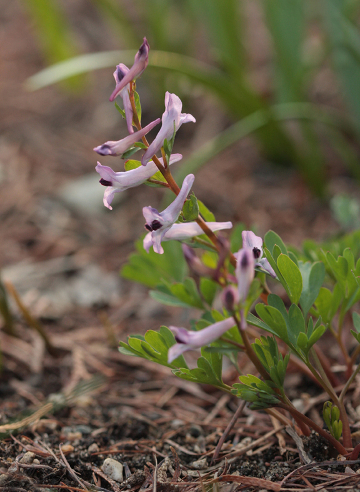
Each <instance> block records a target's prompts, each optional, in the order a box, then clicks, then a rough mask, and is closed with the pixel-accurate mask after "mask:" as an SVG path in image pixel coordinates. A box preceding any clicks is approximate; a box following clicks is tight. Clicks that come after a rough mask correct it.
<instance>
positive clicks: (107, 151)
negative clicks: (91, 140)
mask: <svg viewBox="0 0 360 492" xmlns="http://www.w3.org/2000/svg"><path fill="white" fill-rule="evenodd" d="M93 150H95V152H97V153H98V154H100V155H111V154H112V151H111V148H110V146H109V145H108V144H102V145H99V147H95V148H94V149H93Z"/></svg>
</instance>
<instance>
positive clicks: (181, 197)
mask: <svg viewBox="0 0 360 492" xmlns="http://www.w3.org/2000/svg"><path fill="white" fill-rule="evenodd" d="M194 179H195V176H194V175H193V174H188V175H187V176H186V177H185V179H184V181H183V184H182V187H181V190H180V193H179V194H178V196H177V197H176V198H175V200H174V201H173V202H172V203H171V204H170V205H169V206H168V207H167V208H166V209H165V210H163V211H162V212H161V213H159V212H158V211H157V210H156V209H155V208H152V207H144V208H143V215H144V217H145V220H146V224H145V229H147V230H148V231H151V240H152V244H153V248H154V251H155V253H159V254H163V253H164V249H163V248H162V246H161V241H162V239H163V237H164V235H165V233H166V232H167V231H168V230H169V229H170V227H171V226H172V225H173V224H174V222H175V221H176V220H177V219H178V217H179V214H180V212H181V209H182V207H183V205H184V201H185V199H186V197H187V195H188V193H189V191H190V188H191V186H192V184H193V182H194Z"/></svg>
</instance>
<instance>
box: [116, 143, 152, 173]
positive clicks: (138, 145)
mask: <svg viewBox="0 0 360 492" xmlns="http://www.w3.org/2000/svg"><path fill="white" fill-rule="evenodd" d="M140 149H146V145H145V144H143V143H142V142H136V143H134V145H133V146H132V147H130V149H128V150H127V151H126V152H124V153H123V154H122V155H121V159H129V157H131V156H132V155H133V154H135V153H136V152H137V151H138V150H140ZM126 170H127V171H129V169H126Z"/></svg>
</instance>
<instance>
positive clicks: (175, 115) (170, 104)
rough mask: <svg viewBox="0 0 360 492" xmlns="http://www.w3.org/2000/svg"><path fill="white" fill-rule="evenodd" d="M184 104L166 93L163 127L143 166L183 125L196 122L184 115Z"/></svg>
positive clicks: (142, 161)
mask: <svg viewBox="0 0 360 492" xmlns="http://www.w3.org/2000/svg"><path fill="white" fill-rule="evenodd" d="M181 110H182V102H181V100H180V98H179V97H178V96H176V95H175V94H170V92H166V94H165V112H164V113H163V115H162V126H161V129H160V131H159V133H158V134H157V135H156V137H155V139H154V141H153V142H152V143H151V144H150V146H149V147H148V149H147V150H146V152H145V154H144V155H143V156H142V159H141V164H142V165H143V166H145V165H146V163H147V162H148V161H149V160H150V159H151V158H152V156H153V155H155V154H156V153H157V152H159V150H160V149H161V147H162V146H163V145H164V141H165V139H166V140H170V139H171V137H172V136H173V134H174V130H175V132H177V131H178V129H179V128H180V126H181V125H182V124H183V123H189V122H190V121H192V122H193V123H195V122H196V120H195V118H194V117H193V116H192V115H191V114H186V113H182V112H181Z"/></svg>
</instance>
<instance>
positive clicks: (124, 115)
mask: <svg viewBox="0 0 360 492" xmlns="http://www.w3.org/2000/svg"><path fill="white" fill-rule="evenodd" d="M115 108H116V109H117V110H118V111H119V113H120V114H121V116H122V117H123V118H124V119H125V118H126V114H125V111H124V110H123V109H122V108H120V106H119V105H118V103H117V102H116V101H115Z"/></svg>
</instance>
